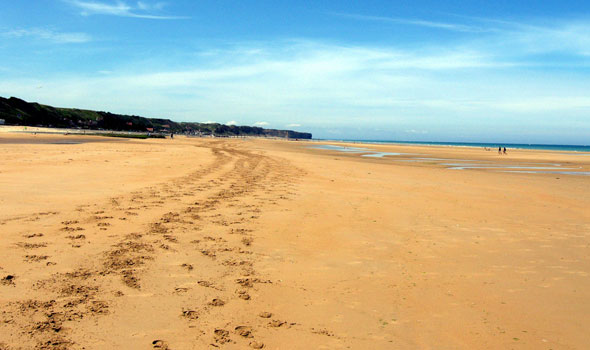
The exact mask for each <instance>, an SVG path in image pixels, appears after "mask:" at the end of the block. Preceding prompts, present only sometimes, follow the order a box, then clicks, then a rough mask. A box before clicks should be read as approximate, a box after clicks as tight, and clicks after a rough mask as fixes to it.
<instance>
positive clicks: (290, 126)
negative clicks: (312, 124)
mask: <svg viewBox="0 0 590 350" xmlns="http://www.w3.org/2000/svg"><path fill="white" fill-rule="evenodd" d="M299 126H301V124H295V123H292V124H287V127H289V128H296V127H299Z"/></svg>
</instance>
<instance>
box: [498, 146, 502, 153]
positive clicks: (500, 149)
mask: <svg viewBox="0 0 590 350" xmlns="http://www.w3.org/2000/svg"><path fill="white" fill-rule="evenodd" d="M498 154H502V146H499V147H498Z"/></svg>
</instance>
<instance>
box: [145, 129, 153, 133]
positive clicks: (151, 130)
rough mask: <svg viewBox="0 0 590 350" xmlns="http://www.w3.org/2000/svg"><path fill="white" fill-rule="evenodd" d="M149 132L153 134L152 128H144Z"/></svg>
mask: <svg viewBox="0 0 590 350" xmlns="http://www.w3.org/2000/svg"><path fill="white" fill-rule="evenodd" d="M145 129H146V130H147V131H149V132H154V128H145Z"/></svg>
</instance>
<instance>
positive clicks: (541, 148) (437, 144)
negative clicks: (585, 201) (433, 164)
mask: <svg viewBox="0 0 590 350" xmlns="http://www.w3.org/2000/svg"><path fill="white" fill-rule="evenodd" d="M312 141H316V142H328V143H329V142H337V143H348V144H363V145H398V146H432V147H462V148H474V149H479V148H486V147H487V148H490V149H491V151H495V150H497V147H498V146H500V145H502V147H504V146H506V149H511V150H538V151H555V152H575V153H590V145H557V144H555V145H554V144H519V143H504V144H493V143H485V142H482V143H478V142H426V141H425V142H422V141H416V142H413V141H406V142H404V141H372V140H328V139H314V140H312ZM494 145H495V146H494ZM514 146H531V147H514ZM535 146H538V147H535ZM544 147H545V148H544ZM550 147H566V148H568V147H569V148H584V150H567V149H555V148H550ZM586 148H587V150H586Z"/></svg>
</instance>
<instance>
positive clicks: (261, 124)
mask: <svg viewBox="0 0 590 350" xmlns="http://www.w3.org/2000/svg"><path fill="white" fill-rule="evenodd" d="M254 125H257V126H266V125H268V123H267V122H256V123H254Z"/></svg>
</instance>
